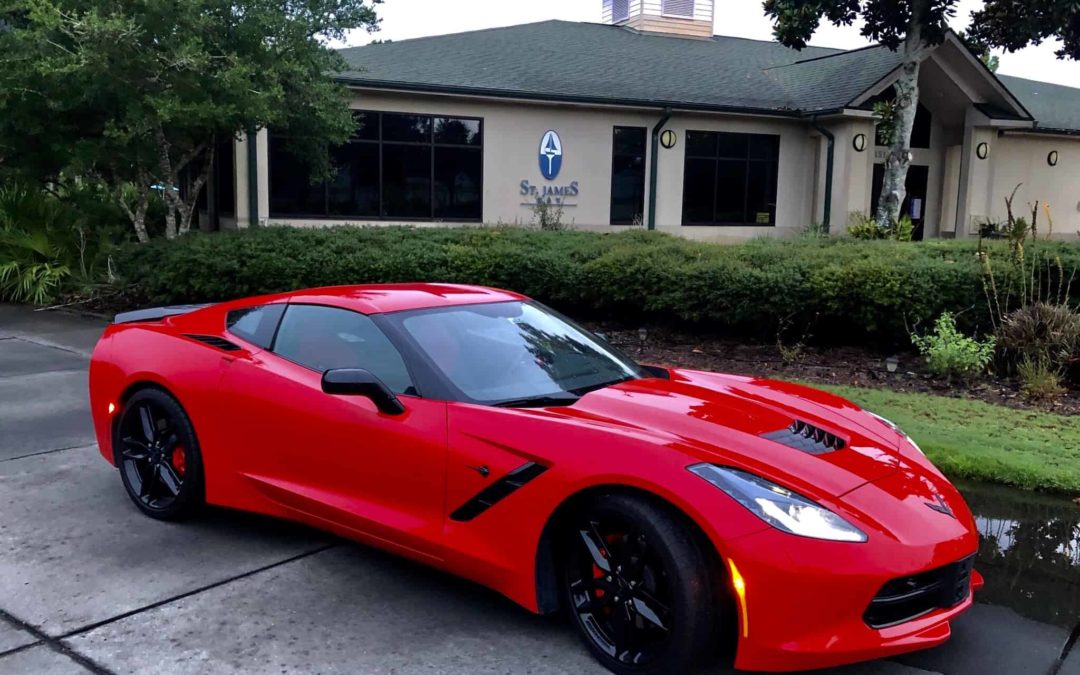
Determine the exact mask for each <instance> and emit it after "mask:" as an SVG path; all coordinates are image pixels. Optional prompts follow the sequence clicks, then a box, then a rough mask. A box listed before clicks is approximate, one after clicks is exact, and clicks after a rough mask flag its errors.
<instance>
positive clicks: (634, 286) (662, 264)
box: [114, 227, 1080, 346]
mask: <svg viewBox="0 0 1080 675" xmlns="http://www.w3.org/2000/svg"><path fill="white" fill-rule="evenodd" d="M1042 245H1043V244H1040V246H1042ZM1045 246H1046V247H1049V248H1052V249H1053V250H1054V252H1055V254H1056V255H1059V256H1060V257H1061V258H1062V261H1063V266H1064V269H1065V270H1066V272H1069V271H1071V270H1073V269H1078V268H1080V247H1077V246H1075V245H1071V246H1070V245H1065V244H1045ZM985 247H986V245H985V244H984V248H985ZM114 262H115V263H116V264H115V270H116V272H117V273H118V274H119V275H121V277H122V280H123V282H124V283H126V284H128V285H130V286H131V289H130V290H133V291H134V292H135V293H136V297H137V298H139V299H140V300H141V301H142V302H145V303H147V304H175V303H182V302H210V301H217V300H226V299H230V298H237V297H243V296H247V295H255V294H259V293H268V292H277V291H283V290H291V289H297V288H304V287H310V286H321V285H333V284H359V283H386V282H404V281H444V282H456V283H470V284H481V285H488V286H497V287H502V288H507V289H511V290H514V291H518V292H521V293H524V294H526V295H529V296H532V297H534V298H536V299H538V300H540V301H543V302H546V303H548V304H551V305H553V306H555V307H557V308H559V309H562V310H565V311H568V312H573V313H575V314H577V315H578V316H583V315H587V316H589V317H591V318H615V319H619V320H623V321H628V322H652V321H678V322H685V323H692V324H696V325H699V326H703V327H707V328H710V329H716V330H721V331H725V332H728V333H732V334H741V335H747V336H753V337H756V338H762V339H768V340H770V341H771V340H773V339H775V337H776V334H777V330H778V328H779V327H780V326H781V325H784V326H789V327H791V328H792V329H795V330H800V329H809V331H810V332H812V333H813V335H814V336H815V338H817V339H818V340H822V341H830V342H834V343H836V342H841V343H859V342H864V341H866V340H873V341H876V342H879V343H887V344H889V345H891V346H899V345H903V344H906V343H907V342H908V339H909V337H908V336H909V329H913V328H917V327H918V326H919V325H924V324H928V323H930V322H932V321H933V320H934V319H936V317H938V316H939V315H940V314H941V313H942V312H946V311H948V312H953V313H956V314H957V315H958V320H960V321H961V329H963V330H968V331H970V330H974V329H976V328H979V329H984V328H986V327H988V326H989V312H988V309H987V301H986V296H985V293H984V290H983V277H982V275H983V266H982V264H981V259H980V258H979V256H978V253H977V251H976V245H975V244H974V243H968V242H924V243H918V244H912V243H900V242H892V241H866V242H864V241H853V240H851V239H821V240H798V241H777V240H764V239H762V240H754V241H750V242H747V243H745V244H738V245H730V246H724V245H717V244H705V243H698V242H692V241H688V240H684V239H680V238H676V237H672V236H668V235H662V234H657V233H655V232H647V231H641V230H635V231H628V232H622V233H618V234H599V233H590V232H579V231H544V230H539V229H521V228H499V227H490V228H482V227H477V228H453V229H450V228H415V229H414V228H403V227H372V228H350V227H338V228H321V229H300V228H290V227H269V228H258V229H253V230H249V231H244V232H231V233H218V234H210V235H206V234H193V235H189V236H186V237H184V238H182V239H179V240H175V241H155V242H151V243H150V244H145V245H132V246H128V247H126V248H124V249H122V250H121V251H120V252H119V253H118V254H117V255H116V256H115V257H114ZM1002 286H1004V284H1002ZM1078 286H1080V283H1078ZM1078 290H1080V288H1078ZM1074 297H1080V294H1077V295H1074Z"/></svg>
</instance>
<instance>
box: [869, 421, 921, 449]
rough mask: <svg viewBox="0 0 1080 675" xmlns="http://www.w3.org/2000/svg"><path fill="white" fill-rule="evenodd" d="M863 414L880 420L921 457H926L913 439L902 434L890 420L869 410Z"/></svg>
mask: <svg viewBox="0 0 1080 675" xmlns="http://www.w3.org/2000/svg"><path fill="white" fill-rule="evenodd" d="M865 412H867V413H869V414H870V415H871V416H872V417H875V418H877V419H878V420H880V421H881V422H882V423H883V424H885V425H886V426H888V427H891V428H892V429H893V430H894V431H895V432H896V433H898V434H900V435H901V436H903V437H904V439H905V440H907V442H908V443H911V447H913V448H915V449H916V450H918V451H919V454H920V455H922V456H923V457H925V456H926V453H925V452H923V451H922V448H920V447H919V444H918V443H916V442H915V439H914V438H912V437H911V436H908V435H907V434H906V433H904V430H903V429H901V428H900V427H899V426H897V424H896V422H893V421H892V420H890V419H886V418H884V417H882V416H881V415H879V414H877V413H875V412H870V411H869V410H867V411H865Z"/></svg>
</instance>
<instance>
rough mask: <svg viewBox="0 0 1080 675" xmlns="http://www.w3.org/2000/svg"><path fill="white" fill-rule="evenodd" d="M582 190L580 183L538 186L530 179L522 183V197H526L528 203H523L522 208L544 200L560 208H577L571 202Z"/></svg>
mask: <svg viewBox="0 0 1080 675" xmlns="http://www.w3.org/2000/svg"><path fill="white" fill-rule="evenodd" d="M580 192H581V190H580V189H579V188H578V182H577V181H576V180H575V181H570V183H569V184H567V185H536V184H534V183H530V182H529V179H528V178H526V179H525V180H523V181H521V191H520V194H521V196H522V197H526V198H527V201H524V202H522V203H521V205H522V206H532V205H533V204H535V203H537V202H539V201H541V200H543V201H545V202H547V203H548V204H556V205H559V206H577V204H572V203H571V202H570V201H569V200H573V199H575V198H576V197H577V196H578V194H579V193H580Z"/></svg>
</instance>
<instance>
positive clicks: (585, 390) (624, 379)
mask: <svg viewBox="0 0 1080 675" xmlns="http://www.w3.org/2000/svg"><path fill="white" fill-rule="evenodd" d="M636 379H638V378H637V377H636V376H634V375H627V376H626V377H620V378H618V379H616V380H609V381H608V382H600V383H598V384H592V385H589V386H587V387H578V388H577V389H571V390H570V391H572V392H574V393H575V394H577V395H578V396H584V395H585V394H588V393H589V392H590V391H597V390H599V389H607V388H608V387H614V386H615V385H616V384H622V383H623V382H629V381H630V380H636Z"/></svg>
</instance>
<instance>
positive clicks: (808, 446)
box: [761, 420, 844, 455]
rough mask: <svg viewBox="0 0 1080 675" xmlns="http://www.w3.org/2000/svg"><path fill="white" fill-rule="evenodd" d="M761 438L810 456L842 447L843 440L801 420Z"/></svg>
mask: <svg viewBox="0 0 1080 675" xmlns="http://www.w3.org/2000/svg"><path fill="white" fill-rule="evenodd" d="M761 437H762V438H767V439H769V440H770V441H776V442H777V443H782V444H784V445H786V446H788V447H791V448H795V449H796V450H802V451H803V452H808V453H810V454H811V455H824V454H825V453H827V452H834V451H836V450H842V449H843V447H844V439H842V438H840V437H839V436H837V435H836V434H830V433H829V432H828V431H825V430H824V429H819V428H818V427H815V426H814V425H813V424H809V423H807V422H803V421H802V420H795V421H794V422H792V423H791V425H790V426H789V427H788V428H786V429H781V430H779V431H772V432H769V433H767V434H762V435H761Z"/></svg>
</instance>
